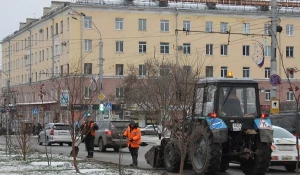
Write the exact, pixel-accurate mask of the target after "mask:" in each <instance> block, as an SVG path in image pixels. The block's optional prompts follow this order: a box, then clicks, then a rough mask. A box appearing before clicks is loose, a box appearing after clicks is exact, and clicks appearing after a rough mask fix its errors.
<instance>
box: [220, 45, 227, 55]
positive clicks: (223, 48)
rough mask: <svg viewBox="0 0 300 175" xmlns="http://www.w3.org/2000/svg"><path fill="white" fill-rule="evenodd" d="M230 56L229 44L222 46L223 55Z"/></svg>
mask: <svg viewBox="0 0 300 175" xmlns="http://www.w3.org/2000/svg"><path fill="white" fill-rule="evenodd" d="M227 54H228V45H227V44H222V45H221V55H223V56H224V55H227Z"/></svg>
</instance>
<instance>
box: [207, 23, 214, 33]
mask: <svg viewBox="0 0 300 175" xmlns="http://www.w3.org/2000/svg"><path fill="white" fill-rule="evenodd" d="M205 31H206V32H208V33H211V32H213V22H212V21H206V22H205Z"/></svg>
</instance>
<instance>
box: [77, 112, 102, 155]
mask: <svg viewBox="0 0 300 175" xmlns="http://www.w3.org/2000/svg"><path fill="white" fill-rule="evenodd" d="M80 129H81V132H82V133H83V135H85V138H84V143H85V147H86V149H87V152H88V155H87V156H86V157H87V158H93V156H94V140H95V135H96V130H98V129H99V127H98V125H97V123H96V122H94V121H93V120H92V118H91V116H85V122H84V123H83V125H81V127H80Z"/></svg>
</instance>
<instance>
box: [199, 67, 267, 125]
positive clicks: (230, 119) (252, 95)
mask: <svg viewBox="0 0 300 175" xmlns="http://www.w3.org/2000/svg"><path fill="white" fill-rule="evenodd" d="M196 94H197V95H196V98H198V99H197V100H196V104H195V107H194V116H201V117H211V118H220V119H222V120H223V121H224V122H225V123H226V125H227V126H228V127H229V129H230V130H238V129H240V128H238V127H241V126H240V125H232V124H231V123H243V125H244V126H243V129H249V128H253V122H245V121H247V120H250V121H253V119H254V118H260V117H261V116H260V104H259V90H258V84H257V82H255V81H253V80H252V79H246V78H233V77H232V73H231V72H230V76H228V77H226V78H205V79H201V80H200V81H199V82H198V83H197V90H196ZM233 127H235V128H233Z"/></svg>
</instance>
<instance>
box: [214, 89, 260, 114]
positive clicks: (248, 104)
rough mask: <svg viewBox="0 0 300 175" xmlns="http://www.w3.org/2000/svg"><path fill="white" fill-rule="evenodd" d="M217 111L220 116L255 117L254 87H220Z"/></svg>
mask: <svg viewBox="0 0 300 175" xmlns="http://www.w3.org/2000/svg"><path fill="white" fill-rule="evenodd" d="M218 110H219V111H218V113H219V115H220V116H221V117H255V116H257V111H256V94H255V88H254V87H221V88H220V96H219V109H218Z"/></svg>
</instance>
